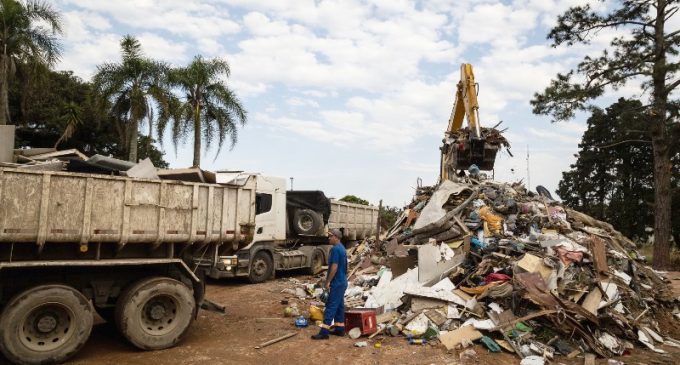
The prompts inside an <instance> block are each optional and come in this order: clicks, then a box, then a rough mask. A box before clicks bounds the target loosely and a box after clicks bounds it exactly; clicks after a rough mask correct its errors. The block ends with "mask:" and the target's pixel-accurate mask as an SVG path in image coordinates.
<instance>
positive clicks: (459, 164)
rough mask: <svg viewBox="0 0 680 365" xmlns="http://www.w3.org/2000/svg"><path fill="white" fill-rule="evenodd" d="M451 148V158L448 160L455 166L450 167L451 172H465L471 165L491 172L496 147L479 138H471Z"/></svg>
mask: <svg viewBox="0 0 680 365" xmlns="http://www.w3.org/2000/svg"><path fill="white" fill-rule="evenodd" d="M453 147H454V148H452V151H451V153H452V154H453V156H451V157H452V158H451V159H450V160H449V161H452V162H453V161H455V166H451V169H452V170H454V171H455V170H467V169H468V168H469V167H470V166H472V165H477V167H479V169H480V170H483V171H488V170H493V167H494V162H495V161H496V153H497V152H498V149H499V146H498V145H495V144H491V143H488V142H486V140H484V139H481V138H480V139H477V138H472V139H470V140H466V141H463V142H460V143H458V145H457V146H453Z"/></svg>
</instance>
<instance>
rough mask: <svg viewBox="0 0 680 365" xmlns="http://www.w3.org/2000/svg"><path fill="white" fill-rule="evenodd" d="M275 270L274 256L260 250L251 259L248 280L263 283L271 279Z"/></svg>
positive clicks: (253, 282)
mask: <svg viewBox="0 0 680 365" xmlns="http://www.w3.org/2000/svg"><path fill="white" fill-rule="evenodd" d="M273 272H274V262H273V261H272V257H271V256H270V255H269V253H267V252H266V251H258V252H257V253H256V254H255V256H253V258H252V260H250V272H249V273H248V281H250V282H251V283H252V284H257V283H261V282H263V281H266V280H267V279H269V278H270V277H271V276H272V273H273Z"/></svg>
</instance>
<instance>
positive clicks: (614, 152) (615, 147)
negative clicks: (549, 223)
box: [557, 99, 680, 237]
mask: <svg viewBox="0 0 680 365" xmlns="http://www.w3.org/2000/svg"><path fill="white" fill-rule="evenodd" d="M641 108H642V103H641V102H640V101H638V100H625V99H619V101H618V102H616V103H614V104H612V105H611V106H609V107H608V108H607V109H606V110H602V109H599V108H595V109H594V110H593V112H592V116H591V117H590V118H589V119H588V128H587V129H586V131H585V132H584V133H583V138H582V139H581V143H580V144H579V152H578V154H577V155H576V157H577V160H576V162H575V163H574V164H573V165H571V169H570V170H569V171H567V172H564V173H563V174H562V180H561V181H560V183H559V188H558V190H557V194H558V195H559V196H560V197H561V198H562V201H563V202H564V203H565V204H566V205H568V206H570V207H572V208H574V209H577V210H579V211H582V212H584V213H586V214H589V215H591V216H593V217H595V218H597V219H601V220H606V221H609V222H612V224H613V225H614V227H616V229H618V230H619V231H621V232H622V233H623V234H625V235H626V236H629V237H635V236H637V237H643V236H644V235H645V227H647V226H649V225H650V224H653V221H654V219H653V218H654V216H653V213H652V210H651V209H650V207H651V203H652V201H653V197H654V189H653V186H654V178H653V162H652V146H651V143H650V142H649V140H648V138H647V134H646V132H645V131H644V128H645V124H646V115H645V114H644V113H643V112H641ZM678 223H680V221H678Z"/></svg>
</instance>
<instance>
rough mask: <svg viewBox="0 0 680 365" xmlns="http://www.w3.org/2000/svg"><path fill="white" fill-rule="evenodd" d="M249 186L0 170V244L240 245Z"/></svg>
mask: <svg viewBox="0 0 680 365" xmlns="http://www.w3.org/2000/svg"><path fill="white" fill-rule="evenodd" d="M255 187H256V183H255V179H254V178H251V179H248V180H247V181H245V182H244V183H243V185H241V186H236V185H218V184H203V183H186V182H180V181H168V180H146V179H135V178H128V177H118V176H106V175H94V174H79V173H67V172H41V171H23V170H18V169H10V168H0V242H13V243H19V242H25V243H36V244H37V245H39V246H42V245H45V243H59V242H77V243H81V244H87V243H89V242H102V243H104V242H115V243H118V246H124V245H126V244H128V243H148V244H154V245H161V244H163V243H175V242H181V243H194V242H201V243H214V242H231V243H234V244H235V246H241V247H243V246H245V245H247V243H248V242H249V241H250V240H252V233H253V232H252V231H253V227H254V222H255ZM15 259H20V258H15ZM4 260H6V258H5V257H2V258H0V261H4Z"/></svg>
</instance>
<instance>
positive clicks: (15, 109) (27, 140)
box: [9, 71, 168, 167]
mask: <svg viewBox="0 0 680 365" xmlns="http://www.w3.org/2000/svg"><path fill="white" fill-rule="evenodd" d="M31 85H32V86H30V87H29V88H26V85H25V84H24V83H23V81H22V80H20V79H14V80H13V82H12V83H11V90H12V93H11V97H10V103H9V106H10V110H11V113H12V116H13V119H14V120H17V121H20V123H19V124H18V126H17V141H16V145H17V147H34V148H35V147H54V146H55V145H56V144H57V141H59V140H60V138H61V136H64V135H68V134H70V138H61V141H60V142H59V144H58V147H59V148H60V149H69V148H76V149H78V150H80V151H82V152H83V153H85V154H86V155H88V156H91V155H94V154H101V155H105V156H113V157H116V158H126V154H125V146H123V145H121V144H120V139H119V130H120V128H121V125H119V122H118V121H117V120H116V118H114V117H113V116H112V115H111V114H110V113H108V110H110V105H109V103H108V101H107V100H102V99H100V98H98V97H97V96H96V95H95V93H94V92H93V87H92V85H91V84H90V83H88V82H85V81H83V80H81V79H80V78H79V77H77V76H74V75H73V73H72V72H70V71H60V72H55V71H47V73H46V74H45V75H44V76H43V77H41V81H40V83H33V84H31ZM75 119H77V120H78V121H76V120H75ZM70 125H73V127H72V128H70V130H69V131H68V132H67V130H68V129H69V126H70ZM147 138H148V137H147V136H140V146H141V147H140V151H139V156H140V158H146V157H149V158H151V161H152V162H153V163H154V165H155V166H157V167H167V166H168V163H167V162H166V161H164V160H163V153H162V152H161V151H159V150H158V149H156V148H155V147H154V146H153V145H152V144H150V143H148V142H147ZM147 144H150V145H151V148H150V149H149V148H148V146H147Z"/></svg>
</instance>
